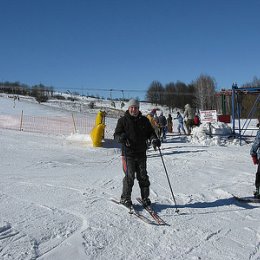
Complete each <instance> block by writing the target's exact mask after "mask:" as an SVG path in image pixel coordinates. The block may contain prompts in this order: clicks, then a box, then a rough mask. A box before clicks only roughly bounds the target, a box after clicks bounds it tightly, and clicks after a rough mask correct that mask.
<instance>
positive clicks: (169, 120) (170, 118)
mask: <svg viewBox="0 0 260 260" xmlns="http://www.w3.org/2000/svg"><path fill="white" fill-rule="evenodd" d="M172 127H173V122H172V116H171V114H169V115H168V117H167V131H168V133H172Z"/></svg>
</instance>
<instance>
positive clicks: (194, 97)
mask: <svg viewBox="0 0 260 260" xmlns="http://www.w3.org/2000/svg"><path fill="white" fill-rule="evenodd" d="M216 85H217V84H216V81H215V79H214V78H213V77H211V76H209V75H206V74H201V75H200V76H199V77H198V78H197V79H196V80H194V81H192V82H191V83H190V84H188V85H187V84H185V83H183V82H181V81H177V82H175V83H174V82H170V83H167V84H165V85H163V84H161V83H160V82H159V81H152V83H151V84H150V86H149V87H148V90H147V92H146V101H148V102H150V103H153V104H155V105H162V106H167V107H169V109H170V110H173V109H174V108H183V107H184V106H185V105H186V104H190V105H191V106H192V107H193V108H195V109H196V110H197V111H198V110H211V109H216V110H217V111H218V113H221V114H231V109H232V108H231V95H230V94H229V95H226V94H219V93H221V92H218V91H217V90H216ZM259 86H260V79H258V78H257V77H254V78H253V80H252V82H248V83H245V84H243V85H242V87H244V88H252V87H259ZM0 92H4V93H8V94H16V95H28V96H33V97H35V99H36V100H37V101H38V102H39V103H40V102H46V101H47V100H48V99H49V98H50V97H52V98H57V99H65V98H64V97H63V96H62V95H57V94H56V95H54V93H55V90H54V87H52V86H45V85H43V84H38V85H33V86H32V87H30V86H28V85H26V84H21V83H19V82H8V81H6V82H0ZM223 93H225V92H224V91H223ZM76 94H77V93H75V96H76ZM258 95H259V93H258V94H257V93H255V94H248V95H240V96H239V100H237V101H238V102H240V104H241V111H240V113H241V116H243V117H247V115H248V114H249V113H250V110H251V107H252V104H254V103H255V102H256V100H257V96H258ZM75 100H76V98H75ZM123 101H127V100H123ZM259 103H260V102H258V104H257V106H256V111H255V115H256V116H257V117H258V118H259V117H260V104H259ZM224 105H225V106H224Z"/></svg>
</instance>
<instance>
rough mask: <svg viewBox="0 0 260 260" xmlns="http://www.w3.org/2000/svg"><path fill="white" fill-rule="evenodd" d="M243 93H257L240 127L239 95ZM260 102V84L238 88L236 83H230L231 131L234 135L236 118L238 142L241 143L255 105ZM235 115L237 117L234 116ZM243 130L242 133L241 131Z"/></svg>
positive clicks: (255, 107) (254, 110)
mask: <svg viewBox="0 0 260 260" xmlns="http://www.w3.org/2000/svg"><path fill="white" fill-rule="evenodd" d="M243 94H256V95H257V94H258V96H257V97H256V100H255V102H254V103H253V104H252V107H251V110H250V112H249V114H248V116H247V118H246V121H245V122H244V124H243V126H242V128H241V122H240V119H241V95H243ZM259 102H260V86H259V87H252V88H250V87H241V88H238V86H237V84H233V85H232V126H233V127H232V131H233V135H236V133H235V130H236V118H237V120H238V129H237V130H238V132H239V138H240V143H241V138H242V136H244V134H245V132H246V130H247V128H248V125H249V123H250V121H251V119H252V117H253V116H254V114H255V112H256V109H257V105H258V103H259ZM236 116H237V117H236ZM242 131H243V133H242Z"/></svg>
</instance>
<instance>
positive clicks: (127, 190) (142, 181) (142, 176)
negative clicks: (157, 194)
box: [121, 156, 150, 200]
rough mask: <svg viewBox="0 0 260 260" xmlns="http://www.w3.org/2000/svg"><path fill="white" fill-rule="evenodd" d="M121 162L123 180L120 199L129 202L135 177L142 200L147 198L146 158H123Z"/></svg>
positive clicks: (148, 183)
mask: <svg viewBox="0 0 260 260" xmlns="http://www.w3.org/2000/svg"><path fill="white" fill-rule="evenodd" d="M122 160H123V170H124V173H125V177H124V179H123V192H122V195H121V198H122V199H127V200H131V193H132V188H133V186H134V180H135V176H136V178H137V180H138V183H139V187H140V190H141V197H142V199H144V198H148V197H149V187H150V181H149V176H148V174H147V170H146V157H145V158H133V157H124V156H123V157H122Z"/></svg>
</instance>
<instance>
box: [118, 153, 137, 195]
mask: <svg viewBox="0 0 260 260" xmlns="http://www.w3.org/2000/svg"><path fill="white" fill-rule="evenodd" d="M122 160H123V165H125V167H123V169H124V173H125V177H124V178H123V191H122V195H121V199H125V200H131V193H132V188H133V186H134V179H135V160H134V159H133V158H131V157H126V158H125V157H123V158H122Z"/></svg>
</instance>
